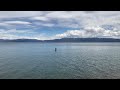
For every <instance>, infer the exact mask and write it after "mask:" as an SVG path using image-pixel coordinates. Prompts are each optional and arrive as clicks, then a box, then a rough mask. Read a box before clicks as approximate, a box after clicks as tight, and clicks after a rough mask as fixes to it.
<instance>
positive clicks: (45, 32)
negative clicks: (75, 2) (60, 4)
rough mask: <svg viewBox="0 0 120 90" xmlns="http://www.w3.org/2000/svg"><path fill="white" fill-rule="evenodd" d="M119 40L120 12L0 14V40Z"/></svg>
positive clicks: (19, 12) (20, 12)
mask: <svg viewBox="0 0 120 90" xmlns="http://www.w3.org/2000/svg"><path fill="white" fill-rule="evenodd" d="M93 37H96V38H120V11H0V39H38V40H50V39H59V38H93Z"/></svg>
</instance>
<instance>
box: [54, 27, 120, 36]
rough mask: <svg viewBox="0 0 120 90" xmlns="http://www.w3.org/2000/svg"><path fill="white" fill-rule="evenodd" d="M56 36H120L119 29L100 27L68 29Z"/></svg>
mask: <svg viewBox="0 0 120 90" xmlns="http://www.w3.org/2000/svg"><path fill="white" fill-rule="evenodd" d="M56 37H57V38H90V37H107V38H110V37H112V38H120V30H116V29H114V30H105V29H103V28H101V27H88V28H85V29H84V30H68V31H67V32H64V33H62V34H57V35H56Z"/></svg>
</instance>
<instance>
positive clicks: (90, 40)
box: [0, 38, 120, 42]
mask: <svg viewBox="0 0 120 90" xmlns="http://www.w3.org/2000/svg"><path fill="white" fill-rule="evenodd" d="M0 42H120V39H114V38H62V39H54V40H37V39H14V40H5V39H0Z"/></svg>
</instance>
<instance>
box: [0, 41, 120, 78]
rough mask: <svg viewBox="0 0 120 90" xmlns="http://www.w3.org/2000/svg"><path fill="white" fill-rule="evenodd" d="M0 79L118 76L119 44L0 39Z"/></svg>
mask: <svg viewBox="0 0 120 90" xmlns="http://www.w3.org/2000/svg"><path fill="white" fill-rule="evenodd" d="M55 48H57V51H56V52H55ZM0 78H4V79H7V78H13V79H16V78H20V79H22V78H23V79H24V78H26V79H27V78H28V79H31V78H33V79H37V78H38V79H42V78H43V79H49V78H51V79H67V78H70V79H81V78H82V79H96V78H98V79H101V78H103V79H104V78H106V79H107V78H108V79H110V78H120V43H28V42H27V43H22V42H17V43H16V42H9V43H7V42H6V43H4V42H0Z"/></svg>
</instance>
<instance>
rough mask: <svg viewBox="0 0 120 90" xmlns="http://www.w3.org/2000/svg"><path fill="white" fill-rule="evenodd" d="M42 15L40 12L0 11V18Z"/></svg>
mask: <svg viewBox="0 0 120 90" xmlns="http://www.w3.org/2000/svg"><path fill="white" fill-rule="evenodd" d="M41 14H43V12H40V11H0V18H1V19H3V18H21V17H31V16H38V15H41Z"/></svg>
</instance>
